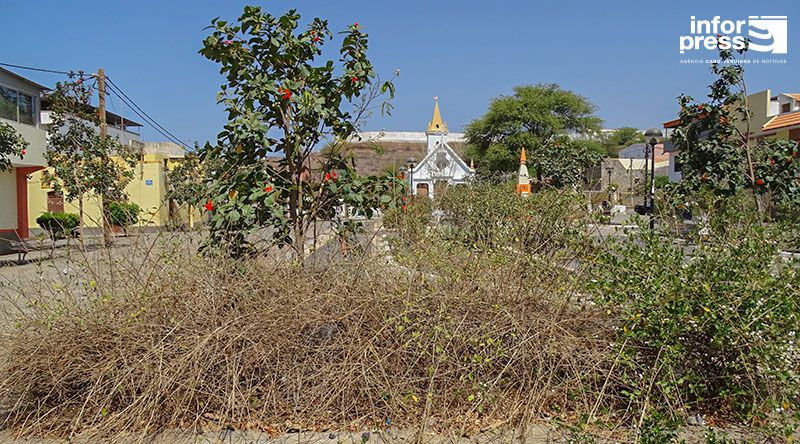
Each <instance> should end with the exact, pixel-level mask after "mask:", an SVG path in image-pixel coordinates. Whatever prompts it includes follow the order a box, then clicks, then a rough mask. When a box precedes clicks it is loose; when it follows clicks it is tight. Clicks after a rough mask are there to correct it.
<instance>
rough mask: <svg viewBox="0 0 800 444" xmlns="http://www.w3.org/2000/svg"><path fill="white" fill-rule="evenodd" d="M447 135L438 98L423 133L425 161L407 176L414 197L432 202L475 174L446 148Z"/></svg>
mask: <svg viewBox="0 0 800 444" xmlns="http://www.w3.org/2000/svg"><path fill="white" fill-rule="evenodd" d="M449 133H450V132H449V131H448V130H447V123H445V122H444V121H443V120H442V114H441V112H440V111H439V98H438V97H434V105H433V118H432V119H431V121H430V123H428V129H427V130H426V131H425V136H426V139H427V151H426V154H425V157H424V158H422V160H420V161H419V163H417V164H416V165H415V166H414V167H413V168H412V169H410V170H409V172H408V178H409V184H410V188H411V190H412V192H413V194H414V195H416V196H428V197H430V198H434V197H435V196H436V194H438V193H440V192H442V191H444V189H445V188H446V187H447V186H450V185H458V184H465V183H467V181H468V180H469V179H470V177H472V175H473V174H475V169H474V168H472V167H471V166H470V165H467V164H466V162H464V159H462V158H461V157H459V156H458V154H456V152H455V151H454V150H453V149H452V148H451V147H450V145H448V144H447V140H448V138H447V136H448V134H449Z"/></svg>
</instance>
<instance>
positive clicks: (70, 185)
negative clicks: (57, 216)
mask: <svg viewBox="0 0 800 444" xmlns="http://www.w3.org/2000/svg"><path fill="white" fill-rule="evenodd" d="M76 76H77V77H78V79H77V80H74V81H73V80H72V75H71V76H70V77H71V79H70V80H69V81H66V82H59V83H57V84H56V88H55V90H54V91H53V92H52V93H51V94H50V96H49V100H50V106H51V111H52V113H51V116H52V122H53V123H52V125H51V126H50V129H49V130H48V134H47V135H48V140H49V145H48V147H47V150H46V151H45V159H46V160H47V164H48V166H49V167H50V169H47V170H44V172H43V173H42V175H43V180H44V181H45V183H49V184H50V185H51V186H52V187H53V189H54V190H55V191H56V192H62V193H64V197H65V198H66V199H68V200H77V201H78V207H79V216H80V227H81V230H80V231H81V241H83V233H82V231H83V230H82V227H83V225H84V221H83V217H84V199H85V197H86V196H87V195H90V194H91V195H94V196H96V197H98V198H99V199H100V205H101V208H102V215H103V217H102V219H103V220H101V221H100V223H101V224H102V226H103V242H104V244H105V245H110V244H111V242H112V239H111V227H110V225H109V218H110V213H109V204H110V203H111V202H114V201H120V200H124V199H125V198H126V194H125V187H126V186H127V185H128V183H129V182H130V180H131V179H132V178H133V166H134V165H135V164H136V161H137V160H138V159H139V156H138V154H137V153H136V152H135V151H134V150H133V149H132V148H131V147H127V146H124V145H121V144H120V143H119V141H118V140H117V139H116V138H113V137H110V136H101V135H100V132H99V131H98V128H99V124H100V123H99V118H98V115H97V112H96V111H95V108H94V107H92V106H91V97H92V93H93V90H94V88H95V86H94V85H93V84H92V83H93V78H91V77H88V78H87V77H85V76H84V75H83V74H82V73H79V74H77V75H76Z"/></svg>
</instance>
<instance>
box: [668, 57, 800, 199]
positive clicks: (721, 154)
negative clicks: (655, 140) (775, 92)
mask: <svg viewBox="0 0 800 444" xmlns="http://www.w3.org/2000/svg"><path fill="white" fill-rule="evenodd" d="M738 52H739V53H740V54H741V53H744V52H746V49H744V50H739V51H738ZM719 58H720V60H721V63H714V64H712V65H711V72H712V73H713V74H714V75H715V76H716V77H717V79H716V80H715V81H714V83H712V84H711V85H710V87H709V89H710V91H709V93H708V99H709V100H708V101H706V102H702V103H698V102H695V101H694V99H693V98H692V97H691V96H687V95H681V96H680V97H679V102H680V105H681V111H680V125H679V126H678V128H676V129H675V132H674V133H673V135H672V141H673V143H674V144H675V145H676V146H677V147H678V148H679V149H680V152H679V153H678V157H677V160H678V162H680V163H681V165H682V175H683V179H682V181H681V187H682V189H683V190H684V191H685V192H695V191H698V190H703V189H705V190H709V191H711V192H713V193H715V194H717V195H720V196H732V195H735V194H736V193H737V192H739V191H740V190H742V189H748V190H752V191H753V196H754V200H755V203H756V206H757V208H758V209H759V211H760V212H761V213H767V212H768V211H769V210H770V208H771V205H772V204H775V203H777V204H781V205H785V204H791V203H794V202H800V184H798V183H797V179H796V178H797V177H798V175H800V159H799V158H798V147H797V142H794V141H790V140H779V139H775V138H764V139H760V140H759V139H756V138H755V137H753V133H755V132H757V131H758V130H760V128H752V126H751V116H752V113H751V111H750V109H749V108H748V104H747V97H746V96H747V94H746V92H747V86H746V83H745V78H744V68H743V66H742V65H741V64H740V63H737V60H736V58H735V55H734V52H733V51H732V50H720V52H719Z"/></svg>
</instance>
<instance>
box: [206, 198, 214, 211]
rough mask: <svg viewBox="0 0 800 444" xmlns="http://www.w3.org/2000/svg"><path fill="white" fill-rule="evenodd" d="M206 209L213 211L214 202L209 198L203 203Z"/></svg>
mask: <svg viewBox="0 0 800 444" xmlns="http://www.w3.org/2000/svg"><path fill="white" fill-rule="evenodd" d="M205 207H206V210H208V211H214V203H213V202H211V199H208V202H206V204H205Z"/></svg>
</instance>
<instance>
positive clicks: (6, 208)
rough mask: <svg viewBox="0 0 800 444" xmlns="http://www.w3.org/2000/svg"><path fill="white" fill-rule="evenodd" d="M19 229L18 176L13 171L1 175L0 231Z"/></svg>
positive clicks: (12, 169)
mask: <svg viewBox="0 0 800 444" xmlns="http://www.w3.org/2000/svg"><path fill="white" fill-rule="evenodd" d="M16 228H17V174H16V172H15V171H14V168H11V171H5V172H2V173H0V230H13V229H16Z"/></svg>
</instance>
